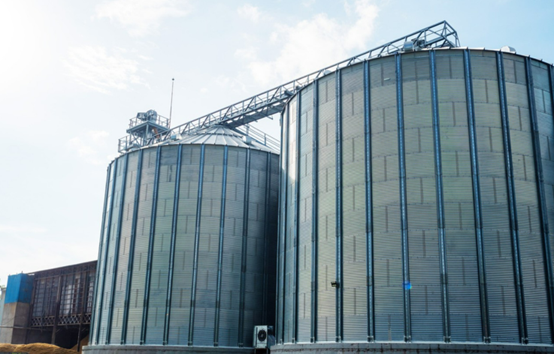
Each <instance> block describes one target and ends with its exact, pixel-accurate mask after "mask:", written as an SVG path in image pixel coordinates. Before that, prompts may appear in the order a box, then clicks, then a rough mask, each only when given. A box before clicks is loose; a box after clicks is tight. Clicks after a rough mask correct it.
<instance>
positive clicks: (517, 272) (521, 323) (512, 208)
mask: <svg viewBox="0 0 554 354" xmlns="http://www.w3.org/2000/svg"><path fill="white" fill-rule="evenodd" d="M496 62H497V68H498V86H499V94H500V114H501V119H502V140H503V142H504V161H505V165H506V184H507V192H508V207H509V213H510V214H509V215H510V229H511V241H512V252H513V267H514V281H515V286H516V289H515V292H516V304H517V314H518V330H519V336H520V341H521V343H524V344H527V342H528V338H527V323H526V315H525V300H524V295H523V279H522V274H521V272H522V271H521V258H520V252H519V233H518V221H517V207H516V205H517V204H516V195H515V186H514V174H513V173H514V172H513V162H512V148H511V143H510V126H509V122H508V112H507V110H508V107H507V102H506V87H505V81H504V62H503V55H502V53H501V52H497V53H496Z"/></svg>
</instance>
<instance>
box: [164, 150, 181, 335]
mask: <svg viewBox="0 0 554 354" xmlns="http://www.w3.org/2000/svg"><path fill="white" fill-rule="evenodd" d="M182 157H183V145H179V148H178V150H177V171H176V176H175V192H174V194H173V217H172V219H171V242H170V245H169V274H168V276H167V294H166V300H165V317H164V333H163V342H162V344H163V345H166V344H168V342H169V340H168V339H169V321H170V320H171V299H172V297H173V268H174V265H175V243H176V242H177V219H178V216H179V192H180V187H181V161H182Z"/></svg>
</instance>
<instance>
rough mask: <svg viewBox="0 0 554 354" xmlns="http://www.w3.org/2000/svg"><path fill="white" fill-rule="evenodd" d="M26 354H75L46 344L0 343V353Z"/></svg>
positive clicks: (72, 351) (69, 350) (73, 351)
mask: <svg viewBox="0 0 554 354" xmlns="http://www.w3.org/2000/svg"><path fill="white" fill-rule="evenodd" d="M2 352H3V353H28V354H76V353H77V351H76V350H71V349H64V348H60V347H58V346H56V345H52V344H46V343H33V344H4V343H0V353H2Z"/></svg>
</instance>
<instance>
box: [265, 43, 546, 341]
mask: <svg viewBox="0 0 554 354" xmlns="http://www.w3.org/2000/svg"><path fill="white" fill-rule="evenodd" d="M553 77H554V71H553V67H552V65H549V64H545V63H544V62H541V61H538V60H535V59H532V58H529V57H523V56H520V55H516V54H515V53H508V52H502V51H487V50H469V49H440V50H422V51H418V52H412V53H398V54H396V55H390V56H384V57H380V58H376V59H372V60H368V61H365V62H362V63H359V64H355V65H352V66H349V67H346V68H343V69H340V70H338V71H336V72H335V73H332V74H330V75H327V76H324V77H321V78H319V79H317V80H316V81H315V82H313V83H312V84H310V85H308V86H306V87H304V88H303V89H302V90H301V91H300V92H299V93H297V94H296V95H295V96H294V97H293V98H292V99H291V101H290V102H289V103H288V105H287V107H286V110H285V112H284V113H283V132H282V137H283V139H282V144H281V149H282V150H281V156H282V164H281V170H282V171H283V178H282V180H281V189H280V198H281V208H280V222H279V227H280V234H279V241H278V247H279V253H278V285H277V286H278V288H277V298H278V299H277V324H276V331H277V342H278V343H279V344H286V345H277V346H276V347H274V348H273V350H272V351H275V352H295V351H298V350H307V351H308V352H309V351H310V350H312V351H314V352H315V351H316V350H320V351H325V350H329V351H333V352H335V351H337V352H339V351H340V350H344V348H350V349H352V348H366V349H367V348H373V349H383V348H384V347H383V346H382V345H380V343H385V344H386V345H389V347H387V348H389V349H390V350H392V349H393V347H394V348H396V347H395V346H394V345H393V344H394V342H400V343H397V345H398V348H397V349H402V348H404V349H406V348H408V346H409V345H411V347H410V348H412V349H414V350H415V349H422V350H431V349H432V350H436V351H437V352H438V351H441V350H444V351H448V350H450V349H452V350H454V349H456V350H462V351H463V350H467V347H463V346H461V347H460V346H457V345H461V343H468V342H469V343H472V344H479V343H492V344H498V343H510V344H515V345H516V346H515V347H513V346H512V347H509V346H508V347H502V346H500V347H495V346H492V345H490V344H488V345H487V346H486V347H484V346H482V347H480V346H478V345H477V346H475V347H473V349H472V350H482V349H483V348H488V349H487V350H491V351H492V352H494V351H495V350H497V352H506V351H511V350H516V351H519V350H527V349H521V348H524V346H523V345H520V344H528V343H529V345H527V346H525V348H529V350H532V349H533V350H535V349H536V348H537V346H539V347H540V348H542V349H540V350H547V351H551V350H552V347H551V343H552V340H553V321H554V315H553V311H554V306H553V305H554V302H553V295H554V294H553V289H554V288H553V284H554V283H553V274H552V266H553V264H552V251H553V249H552V247H554V246H553V244H554V240H553V239H552V234H551V232H550V231H549V229H548V224H550V225H554V124H553V114H552V102H553V92H554V83H553ZM374 342H376V343H374ZM303 343H312V344H303ZM313 343H315V344H313ZM330 343H336V344H330ZM346 343H348V344H346ZM352 343H354V344H352ZM356 343H362V344H356ZM363 343H365V346H364V344H363ZM406 343H409V344H406ZM417 343H439V344H441V343H442V346H440V345H437V346H435V347H432V348H431V347H425V346H422V345H420V346H418V344H417ZM444 343H450V344H448V345H447V346H444ZM395 345H396V344H395ZM441 348H442V349H441ZM510 348H511V349H510ZM513 348H516V349H513ZM545 348H546V349H545ZM385 349H386V348H385ZM389 349H387V350H389Z"/></svg>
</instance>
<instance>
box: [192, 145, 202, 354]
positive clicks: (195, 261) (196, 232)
mask: <svg viewBox="0 0 554 354" xmlns="http://www.w3.org/2000/svg"><path fill="white" fill-rule="evenodd" d="M205 150H206V145H201V147H200V169H199V170H200V171H199V172H198V195H197V196H196V224H195V228H194V254H193V263H192V284H191V290H190V314H189V340H188V345H192V344H193V342H194V314H195V310H196V285H197V279H198V253H199V248H200V222H201V216H202V215H201V214H202V187H203V184H204V163H205V161H204V159H205V157H206V152H205Z"/></svg>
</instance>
